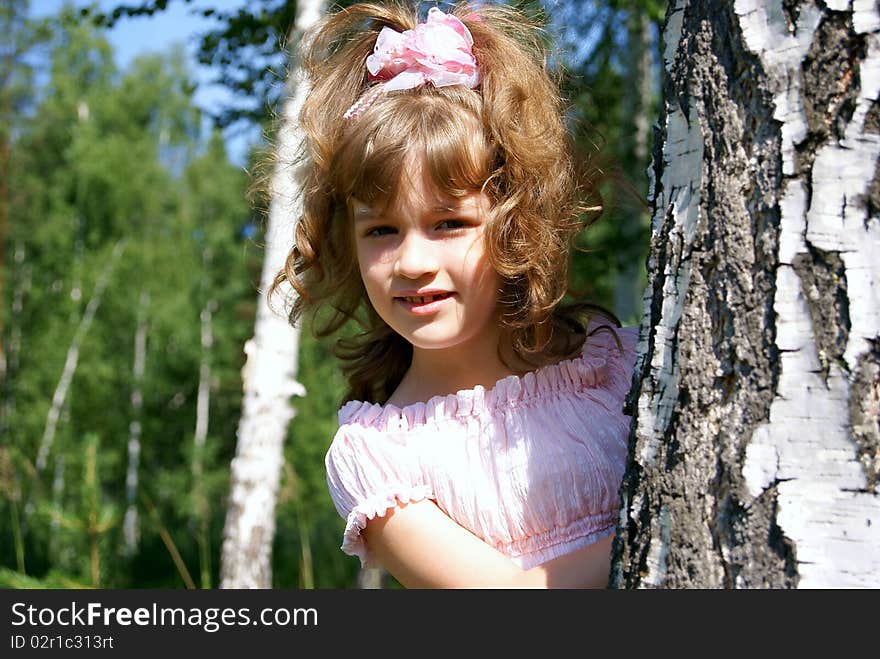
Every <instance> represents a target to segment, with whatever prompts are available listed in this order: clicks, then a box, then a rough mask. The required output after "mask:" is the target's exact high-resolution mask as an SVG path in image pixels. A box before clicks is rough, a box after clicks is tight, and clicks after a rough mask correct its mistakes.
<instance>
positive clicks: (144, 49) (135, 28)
mask: <svg viewBox="0 0 880 659" xmlns="http://www.w3.org/2000/svg"><path fill="white" fill-rule="evenodd" d="M65 2H68V3H70V4H73V5H74V6H75V7H87V6H90V5H92V4H93V2H91V1H89V0H31V14H33V15H34V16H45V15H49V14H54V13H56V12H57V11H58V10H59V9H60V8H61V7H62V6H63V5H64V4H65ZM246 2H247V0H193V1H192V2H191V3H189V4H186V3H184V2H183V1H182V0H170V1H169V3H168V8H167V9H166V10H165V11H163V12H158V13H157V14H155V15H154V16H152V17H149V16H144V17H137V18H122V19H120V20H119V21H118V22H117V24H116V25H115V26H114V28H113V29H112V30H110V31H109V32H108V33H107V36H108V38H109V40H110V43H111V44H112V45H113V50H114V53H115V56H116V63H117V64H118V65H119V67H120V68H125V67H126V66H127V65H128V64H129V63H130V62H131V61H132V59H134V58H135V57H137V56H138V55H141V54H144V53H149V52H166V51H167V50H168V49H169V47H170V46H171V45H172V44H175V43H181V44H183V45H184V46H185V48H186V52H187V54H188V56H189V62H190V70H191V71H192V72H193V74H194V76H195V77H196V80H197V81H198V82H199V89H198V91H197V93H196V98H195V101H196V104H197V105H198V106H199V107H202V108H207V107H209V106H211V105H213V104H215V103H217V102H222V101H223V100H224V99H227V98H228V97H229V95H228V93H227V92H226V91H225V90H224V89H223V88H221V87H219V86H217V85H210V84H208V81H209V80H210V79H211V78H212V77H213V74H212V72H211V70H210V69H209V68H207V67H204V66H200V65H199V64H198V63H197V61H196V59H195V54H194V53H195V49H196V42H197V41H198V37H199V35H200V34H201V33H203V32H206V31H207V30H209V29H210V28H211V27H213V26H214V24H215V23H214V21H212V20H211V19H207V18H204V17H203V16H201V14H200V13H199V14H198V15H196V13H195V12H199V10H201V9H205V8H208V7H212V8H214V9H218V10H220V11H229V10H234V9H237V8H239V7H242V6H243V5H245V4H246ZM120 4H129V5H134V4H137V3H136V2H124V1H123V0H110V1H108V0H101V2H99V3H98V5H99V6H100V7H101V8H102V9H104V10H107V9H112V8H113V7H115V6H117V5H120ZM258 138H259V133H258V132H256V131H254V132H251V133H249V134H241V132H240V131H238V132H237V133H236V134H233V133H229V134H227V136H226V142H227V145H228V148H229V155H230V158H232V160H233V161H234V162H236V163H237V164H241V165H243V164H244V162H245V155H246V152H247V148H248V144H249V143H251V142H255V141H256V140H257V139H258Z"/></svg>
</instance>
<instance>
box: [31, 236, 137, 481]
mask: <svg viewBox="0 0 880 659" xmlns="http://www.w3.org/2000/svg"><path fill="white" fill-rule="evenodd" d="M124 250H125V241H124V240H120V241H119V242H117V243H116V245H115V246H114V248H113V252H112V253H111V255H110V258H109V260H108V261H107V263H106V264H105V266H104V269H103V270H102V271H101V274H100V275H99V276H98V281H97V282H96V283H95V288H94V290H93V291H92V296H91V297H90V298H89V301H88V303H87V304H86V309H85V311H84V312H83V315H82V318H81V319H80V322H79V325H77V327H76V331H75V332H74V334H73V339H72V340H71V341H70V346H69V347H68V349H67V357H66V359H65V360H64V368H63V369H62V371H61V377H60V378H59V379H58V385H57V386H56V387H55V393H54V394H53V395H52V403H51V404H50V406H49V412H48V413H47V414H46V427H45V429H44V430H43V437H42V439H41V440H40V448H39V451H38V453H37V460H36V468H37V472H41V471H42V470H43V469H44V468H45V467H46V460H47V459H48V457H49V451H50V450H51V448H52V442H53V441H54V439H55V429H56V427H57V426H58V419H59V417H60V415H61V409H62V407H63V406H64V401H65V400H66V399H67V391H68V390H69V389H70V383H71V382H72V381H73V375H74V373H75V372H76V365H77V362H78V361H79V349H80V347H81V346H82V342H83V341H84V340H85V338H86V335H87V334H88V333H89V328H90V327H91V326H92V321H93V320H94V318H95V314H96V313H97V312H98V307H99V306H100V305H101V298H102V297H103V295H104V289H105V288H106V287H107V282H108V281H109V279H110V275H111V274H112V273H113V269H114V268H115V267H116V262H117V261H119V258H120V257H121V256H122V252H123V251H124ZM74 290H76V289H74Z"/></svg>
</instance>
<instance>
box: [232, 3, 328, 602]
mask: <svg viewBox="0 0 880 659" xmlns="http://www.w3.org/2000/svg"><path fill="white" fill-rule="evenodd" d="M324 6H325V0H306V1H303V0H300V2H299V3H298V7H297V19H296V25H295V27H294V30H293V33H292V34H291V36H290V44H291V47H292V48H295V47H296V44H297V43H298V42H299V40H300V39H301V37H302V33H303V32H304V31H305V30H307V29H308V28H309V27H310V26H311V25H312V24H314V23H315V22H316V21H317V20H318V18H319V17H320V16H321V14H322V13H323V11H324ZM286 86H287V94H286V98H287V100H286V101H285V103H284V107H283V111H282V118H281V126H280V129H279V132H278V145H279V146H278V154H277V156H278V158H277V164H276V167H275V170H274V172H273V175H272V180H271V183H270V185H271V190H270V192H271V202H270V207H269V220H268V228H267V231H266V254H265V257H264V261H263V271H262V276H261V279H260V282H261V291H260V298H259V302H258V308H257V318H256V323H255V327H254V336H253V338H252V339H250V340H249V341H248V342H247V343H246V344H245V353H246V355H247V362H246V363H245V366H244V368H243V370H242V381H243V388H244V401H243V404H242V416H241V421H240V423H239V427H238V444H237V447H236V455H235V458H234V459H233V461H232V474H231V484H230V495H229V503H228V510H227V514H226V525H225V528H224V530H223V548H222V552H221V568H220V579H221V583H220V586H221V588H270V587H271V586H272V563H271V560H272V540H273V537H274V535H275V503H276V500H277V496H278V486H279V481H280V474H281V467H282V464H283V460H284V451H283V449H284V438H285V435H286V434H287V426H288V424H289V423H290V420H291V419H292V418H293V415H294V409H293V406H292V405H291V403H290V399H291V397H292V396H296V395H298V396H301V395H304V394H305V390H304V389H303V387H302V385H301V384H300V383H299V382H297V380H296V373H297V361H298V346H299V330H298V329H296V328H293V327H291V326H290V325H289V323H288V322H287V318H286V317H284V316H283V315H281V314H278V313H277V312H276V311H275V310H273V309H272V308H270V307H269V304H268V300H267V297H266V292H267V291H268V288H269V286H270V285H271V283H272V281H273V280H274V278H275V275H276V274H277V272H278V271H279V269H280V268H281V267H282V265H283V264H284V259H285V258H286V256H287V253H288V251H289V249H290V247H291V245H292V241H293V227H294V224H295V222H296V219H297V218H298V217H299V215H300V212H301V210H300V209H301V208H302V200H301V198H300V196H299V188H300V181H299V177H298V175H297V172H296V171H295V170H294V166H293V163H294V162H295V160H296V154H297V151H298V147H299V144H300V142H301V140H302V134H301V131H300V130H299V124H298V116H299V111H300V108H301V107H302V104H303V100H304V99H305V95H306V93H307V89H306V85H305V83H304V81H303V79H302V76H301V70H300V69H299V67H298V66H297V65H296V63H295V62H293V63H292V64H291V67H290V74H289V77H288V79H287V83H286ZM280 292H281V293H282V295H289V294H290V293H291V291H290V289H289V288H286V289H283V290H282V291H280Z"/></svg>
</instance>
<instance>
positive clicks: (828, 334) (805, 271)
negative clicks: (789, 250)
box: [792, 244, 852, 382]
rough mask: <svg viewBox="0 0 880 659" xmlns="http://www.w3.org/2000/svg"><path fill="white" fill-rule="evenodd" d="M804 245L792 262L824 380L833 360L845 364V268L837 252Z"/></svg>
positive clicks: (846, 298)
mask: <svg viewBox="0 0 880 659" xmlns="http://www.w3.org/2000/svg"><path fill="white" fill-rule="evenodd" d="M807 249H808V251H807V252H801V253H800V254H798V255H797V256H795V258H794V261H793V263H792V266H793V267H794V270H795V272H796V273H797V275H798V277H799V278H800V281H801V288H802V290H803V293H804V297H805V298H806V300H807V306H808V307H809V310H810V321H811V323H812V325H813V335H814V336H815V339H816V349H817V350H818V352H819V363H820V364H821V366H822V377H823V379H825V381H826V382H827V380H828V371H829V369H830V368H831V364H832V363H833V362H837V363H838V364H840V365H841V366H843V367H844V368H846V365H845V363H844V361H843V353H844V351H845V350H846V342H847V340H848V338H849V331H850V328H851V326H852V325H851V323H850V318H849V296H848V295H847V288H846V268H845V266H844V263H843V259H841V258H840V254H839V253H837V252H825V251H823V250H821V249H819V248H818V247H815V246H813V245H810V244H807Z"/></svg>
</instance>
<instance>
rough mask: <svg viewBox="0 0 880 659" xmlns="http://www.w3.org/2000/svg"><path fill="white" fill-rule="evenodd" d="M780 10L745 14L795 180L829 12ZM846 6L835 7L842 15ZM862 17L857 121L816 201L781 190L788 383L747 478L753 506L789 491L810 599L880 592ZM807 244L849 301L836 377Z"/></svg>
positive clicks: (859, 15) (871, 141) (879, 152)
mask: <svg viewBox="0 0 880 659" xmlns="http://www.w3.org/2000/svg"><path fill="white" fill-rule="evenodd" d="M773 4H774V3H768V2H755V1H754V0H753V1H745V0H740V2H737V3H736V13H737V14H738V15H739V17H740V20H741V24H742V29H743V34H744V36H745V39H746V43H747V44H748V46H749V48H750V49H751V51H752V52H753V53H755V54H756V55H757V56H758V57H760V58H761V61H762V62H763V64H764V66H765V67H766V69H767V70H768V72H770V73H771V76H772V79H774V80H775V81H776V82H777V87H776V89H774V90H773V91H774V92H775V103H776V108H777V115H776V118H777V119H778V120H779V121H780V122H782V125H783V128H782V133H783V136H784V141H783V147H782V149H783V158H784V162H785V163H786V171H787V173H788V172H793V169H794V165H793V163H794V162H795V158H796V152H795V146H796V145H797V143H798V142H799V141H800V140H801V139H802V138H803V137H804V135H805V132H806V130H805V129H806V125H807V120H806V118H805V116H804V110H803V103H802V102H801V94H802V92H803V90H802V89H801V78H800V71H801V68H802V64H803V60H804V57H805V55H806V53H807V49H808V48H809V47H810V44H811V43H812V41H813V35H814V32H815V30H816V28H817V25H818V22H819V18H820V11H819V10H818V9H817V8H815V7H812V6H810V5H808V4H804V5H803V6H802V8H801V14H800V17H799V20H798V24H797V29H796V31H795V32H794V34H791V33H790V32H789V30H788V28H787V26H786V23H785V20H784V18H783V16H782V15H781V14H780V13H778V12H773V11H771V10H772V9H773ZM849 4H850V3H848V2H828V3H827V5H828V7H829V8H830V9H837V10H839V11H847V10H849V9H850V7H849ZM853 11H854V15H853V24H854V28H855V30H856V32H859V33H864V34H865V38H866V40H867V44H868V52H867V56H866V58H865V59H864V60H862V62H861V66H860V76H861V79H860V81H859V90H860V91H859V95H858V100H857V104H856V108H855V112H854V113H853V116H852V119H851V120H850V121H849V124H848V125H847V126H846V129H845V133H844V138H843V140H841V141H840V142H839V143H838V142H836V141H834V140H832V141H830V142H829V143H827V144H825V145H824V146H822V147H821V148H820V150H819V152H818V153H817V154H816V158H815V162H814V166H813V170H812V177H811V181H810V185H811V188H812V195H811V200H810V202H808V200H807V194H806V190H805V189H804V186H803V184H802V183H801V181H799V180H797V179H792V180H785V181H784V183H783V186H784V187H783V191H782V218H781V224H782V226H781V239H780V243H781V244H780V253H779V261H780V266H779V268H778V271H777V296H776V302H775V310H776V312H777V314H778V320H777V328H778V334H777V337H776V344H777V346H778V347H779V349H780V351H781V353H780V358H781V362H782V363H781V376H780V379H779V386H778V390H777V394H776V398H775V399H774V401H773V405H772V407H771V410H770V422H769V423H767V424H765V425H763V426H762V427H761V428H760V429H759V432H756V433H755V435H754V436H753V437H752V440H751V442H750V443H749V445H748V447H747V453H746V464H745V467H744V474H745V476H746V482H747V485H748V487H749V490H750V492H751V494H752V495H753V496H758V495H760V493H761V492H762V491H763V490H764V489H765V488H766V487H767V486H768V485H769V484H770V483H772V482H775V481H782V482H780V483H779V485H778V491H779V514H778V518H777V519H778V523H779V526H780V528H781V529H782V531H783V532H784V533H785V535H786V536H787V537H788V538H790V539H791V540H792V541H793V542H794V544H795V546H796V547H797V560H798V571H799V575H800V580H799V587H801V588H816V587H819V588H824V587H829V588H851V587H868V588H877V587H878V586H880V498H878V496H877V494H876V492H871V491H868V490H867V489H866V485H867V483H866V476H865V472H864V470H863V469H862V467H861V465H860V463H859V459H858V454H857V450H856V445H855V443H854V441H853V434H852V428H851V427H850V422H849V417H850V410H849V405H850V384H851V381H850V376H849V375H848V374H849V373H855V372H856V370H857V365H858V362H859V359H860V357H861V356H862V355H864V354H865V353H869V352H870V350H871V346H870V344H869V340H870V339H872V338H874V337H877V336H878V335H880V223H878V222H877V218H876V217H875V218H870V217H869V216H868V214H867V210H866V206H865V204H864V202H863V201H862V200H863V199H864V198H865V197H867V195H868V186H869V185H870V183H871V180H872V179H873V178H874V172H875V169H876V167H877V162H878V159H880V135H877V134H874V133H868V132H866V131H865V117H866V116H867V113H868V110H869V109H870V108H871V106H872V104H873V103H874V102H876V100H877V99H878V97H880V34H878V32H877V31H878V28H880V14H878V11H877V8H876V5H875V3H872V2H855V3H854V7H853ZM808 245H811V246H813V247H815V248H818V249H821V250H823V251H825V252H836V253H840V257H841V258H842V260H843V263H844V269H845V277H846V282H847V291H848V296H849V300H850V304H849V316H850V321H851V328H850V331H849V336H848V340H847V343H846V348H845V351H844V354H843V363H842V364H841V363H840V362H838V361H830V362H829V363H828V364H827V368H828V374H827V378H826V377H823V376H822V372H823V365H822V364H821V363H820V361H821V357H822V355H820V350H819V349H818V348H817V345H818V344H817V340H816V336H815V335H814V327H813V322H812V321H811V317H810V310H809V305H808V300H809V298H810V296H811V294H814V293H813V292H811V291H810V290H805V288H807V286H806V282H804V281H802V280H801V277H799V275H798V273H797V272H796V271H795V268H794V267H793V263H794V262H795V259H796V258H797V257H798V255H805V256H806V255H807V253H808Z"/></svg>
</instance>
